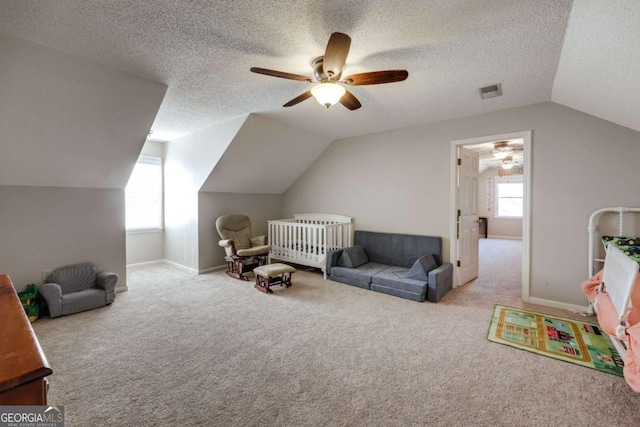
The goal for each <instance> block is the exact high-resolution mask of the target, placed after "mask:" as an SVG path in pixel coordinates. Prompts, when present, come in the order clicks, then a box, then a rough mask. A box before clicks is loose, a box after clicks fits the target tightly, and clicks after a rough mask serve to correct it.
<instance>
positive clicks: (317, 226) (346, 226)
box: [268, 214, 352, 271]
mask: <svg viewBox="0 0 640 427" xmlns="http://www.w3.org/2000/svg"><path fill="white" fill-rule="evenodd" d="M345 218H346V219H347V222H345V221H344V219H345ZM268 224H269V231H268V232H269V235H268V239H269V244H270V245H271V254H270V257H271V258H274V259H283V260H288V261H292V262H297V263H299V264H302V265H309V266H312V267H318V268H321V269H322V270H323V271H324V261H325V259H326V256H327V252H328V251H330V250H333V249H339V248H344V247H347V246H351V242H352V230H351V218H348V217H342V216H338V215H327V214H300V215H296V218H292V219H281V220H274V221H269V222H268Z"/></svg>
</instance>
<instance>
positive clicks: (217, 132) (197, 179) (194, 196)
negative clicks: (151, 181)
mask: <svg viewBox="0 0 640 427" xmlns="http://www.w3.org/2000/svg"><path fill="white" fill-rule="evenodd" d="M246 118H247V116H242V117H239V118H236V119H233V120H229V121H228V122H225V123H221V124H219V125H217V126H212V127H209V128H206V129H203V130H200V131H198V132H195V133H193V134H190V135H187V136H185V137H182V138H179V139H177V140H175V141H171V142H168V143H167V145H166V149H165V156H166V157H165V163H164V190H165V193H164V195H165V198H164V206H165V211H164V217H165V230H164V231H165V234H164V237H165V240H164V243H165V251H164V254H165V259H167V260H169V261H171V262H174V263H177V264H180V265H182V266H185V267H187V268H190V269H192V270H194V271H198V270H199V269H200V268H199V256H198V191H199V190H200V188H201V187H202V185H203V184H204V182H205V180H206V179H207V177H208V176H209V174H210V173H211V170H212V169H213V168H214V166H215V165H216V163H217V162H218V160H220V157H221V156H222V154H223V153H224V151H225V150H226V149H227V147H228V146H229V144H230V143H231V141H232V140H233V138H234V137H235V135H236V134H237V133H238V129H240V127H241V126H242V125H243V123H244V122H245V120H246ZM228 179H237V177H236V176H230V177H228Z"/></svg>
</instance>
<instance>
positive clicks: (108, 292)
mask: <svg viewBox="0 0 640 427" xmlns="http://www.w3.org/2000/svg"><path fill="white" fill-rule="evenodd" d="M45 282H46V283H44V284H43V285H42V286H40V288H39V289H38V291H39V292H40V295H42V298H44V300H45V302H46V303H47V306H48V307H49V315H50V316H51V317H59V316H66V315H67V314H73V313H78V312H80V311H85V310H92V309H94V308H99V307H103V306H105V305H107V304H111V303H112V302H113V301H114V299H115V297H116V292H115V289H116V283H117V282H118V275H117V274H115V273H106V272H103V271H102V270H101V269H100V267H98V266H97V265H96V264H94V263H92V262H85V263H81V264H74V265H67V266H65V267H60V268H56V269H55V270H53V271H52V272H51V274H49V275H48V276H47V278H46V279H45Z"/></svg>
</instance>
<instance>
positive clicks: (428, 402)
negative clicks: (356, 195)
mask: <svg viewBox="0 0 640 427" xmlns="http://www.w3.org/2000/svg"><path fill="white" fill-rule="evenodd" d="M480 243H481V245H482V250H481V261H480V277H479V278H478V279H476V280H475V281H474V282H472V283H470V284H468V285H465V286H464V287H461V288H457V289H455V290H453V291H452V292H450V293H449V294H448V295H447V296H446V297H445V298H444V300H443V301H441V302H440V303H438V304H433V303H429V302H425V303H416V302H413V301H408V300H404V299H400V298H395V297H391V296H388V295H383V294H379V293H376V292H371V291H366V290H362V289H358V288H355V287H352V286H348V285H344V284H340V283H334V282H331V281H324V280H323V279H322V275H321V274H320V273H318V272H309V271H303V270H302V269H299V270H298V272H297V273H296V274H294V280H293V281H294V285H293V287H291V288H289V289H282V288H280V287H276V288H275V293H274V294H273V295H265V294H263V293H261V292H258V291H257V290H255V289H254V288H253V285H252V283H248V282H242V281H238V280H234V279H231V278H228V277H227V276H226V275H225V274H224V272H215V273H210V274H204V275H199V276H194V275H190V274H187V273H184V272H182V271H181V270H178V269H176V268H173V267H169V266H154V267H145V268H137V269H135V270H131V271H130V272H129V275H128V286H129V291H128V292H125V293H121V294H118V296H117V298H116V302H115V303H114V304H113V305H111V306H109V307H106V308H103V309H99V310H93V311H89V312H85V313H80V314H76V315H72V316H67V317H63V318H59V319H41V320H38V321H37V322H36V323H34V324H33V326H34V329H35V331H36V334H37V336H38V338H39V340H40V343H41V345H42V347H43V350H44V352H45V354H46V355H47V357H48V359H49V362H50V364H51V366H52V368H53V371H54V374H53V375H52V376H51V377H50V384H51V387H50V393H49V397H50V403H52V404H58V405H64V406H65V413H66V418H67V420H66V426H67V427H73V426H83V427H84V426H133V425H142V426H195V425H200V426H258V425H261V426H270V425H277V426H319V425H323V426H405V425H407V426H419V425H429V426H514V425H517V426H565V425H574V426H587V425H616V426H637V425H640V395H637V394H635V393H634V392H633V391H632V390H631V389H630V388H629V387H628V386H627V385H626V383H625V381H624V379H623V378H621V377H616V376H614V375H608V374H605V373H601V372H597V371H594V370H591V369H587V368H584V367H580V366H576V365H571V364H569V363H566V362H562V361H557V360H553V359H550V358H547V357H542V356H538V355H535V354H530V353H527V352H523V351H520V350H517V349H514V348H510V347H506V346H501V345H496V344H494V343H490V342H489V341H487V340H486V332H487V328H488V326H489V321H490V319H491V314H492V311H493V306H494V305H495V304H503V305H510V306H514V307H525V308H529V309H535V310H538V311H544V312H547V313H550V314H557V315H564V316H567V317H579V315H576V314H572V313H568V312H564V311H562V310H553V309H548V308H544V307H539V306H533V305H529V304H526V305H523V304H522V303H521V302H520V257H521V250H520V242H516V241H506V240H492V239H488V240H485V239H481V241H480ZM579 285H580V284H579V283H574V284H567V286H579ZM591 320H593V319H591Z"/></svg>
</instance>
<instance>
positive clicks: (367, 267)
mask: <svg viewBox="0 0 640 427" xmlns="http://www.w3.org/2000/svg"><path fill="white" fill-rule="evenodd" d="M387 268H389V266H388V265H384V264H377V263H375V262H368V263H366V264H364V265H361V266H360V267H358V268H349V267H333V268H332V269H331V277H334V276H336V277H348V278H351V279H363V280H368V281H369V282H371V278H372V277H373V276H374V275H375V274H378V273H380V272H381V271H384V270H386V269H387Z"/></svg>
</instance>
